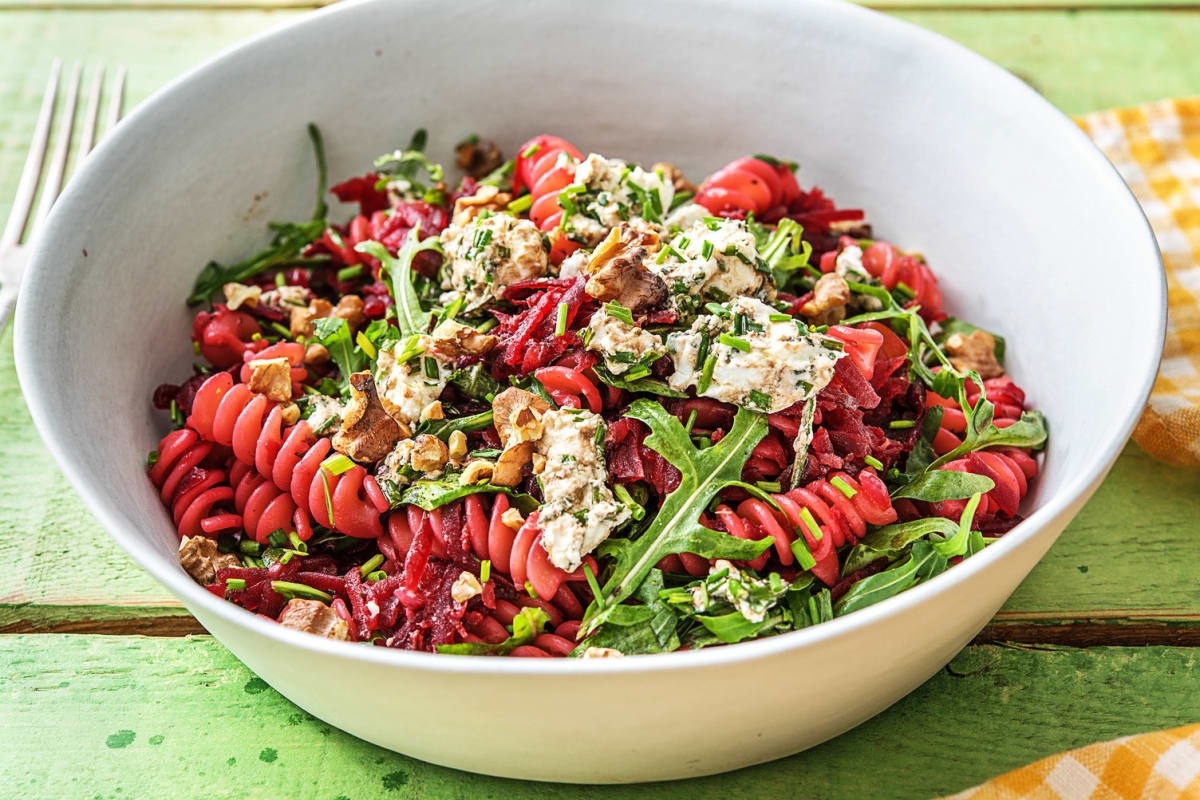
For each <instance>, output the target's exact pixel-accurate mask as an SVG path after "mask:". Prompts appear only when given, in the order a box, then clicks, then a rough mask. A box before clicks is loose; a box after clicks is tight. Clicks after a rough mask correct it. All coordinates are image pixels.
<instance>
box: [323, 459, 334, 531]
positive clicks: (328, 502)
mask: <svg viewBox="0 0 1200 800" xmlns="http://www.w3.org/2000/svg"><path fill="white" fill-rule="evenodd" d="M320 475H321V487H322V488H323V489H324V490H325V513H326V514H327V515H329V527H331V528H332V527H333V498H332V497H330V496H329V478H328V476H326V474H325V470H321V471H320Z"/></svg>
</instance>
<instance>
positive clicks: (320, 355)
mask: <svg viewBox="0 0 1200 800" xmlns="http://www.w3.org/2000/svg"><path fill="white" fill-rule="evenodd" d="M304 363H305V364H307V365H308V366H310V367H315V366H317V365H318V364H328V363H329V351H328V350H327V349H326V348H325V345H323V344H310V345H309V346H308V347H306V348H305V349H304Z"/></svg>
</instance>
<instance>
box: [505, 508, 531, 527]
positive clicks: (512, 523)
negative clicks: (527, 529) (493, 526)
mask: <svg viewBox="0 0 1200 800" xmlns="http://www.w3.org/2000/svg"><path fill="white" fill-rule="evenodd" d="M500 521H501V522H503V523H504V524H505V525H507V526H508V527H510V528H512V529H513V530H514V531H515V530H518V529H519V528H520V527H521V526H522V525H524V524H525V518H524V517H523V516H521V510H520V509H519V508H509V509H507V510H506V511H505V512H504V513H503V514H501V515H500Z"/></svg>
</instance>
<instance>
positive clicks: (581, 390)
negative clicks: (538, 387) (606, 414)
mask: <svg viewBox="0 0 1200 800" xmlns="http://www.w3.org/2000/svg"><path fill="white" fill-rule="evenodd" d="M533 375H534V377H535V378H537V379H538V380H539V381H541V382H542V385H543V386H545V387H546V391H547V392H549V393H550V396H551V397H553V398H554V402H556V403H558V404H559V405H560V406H564V407H566V408H582V407H583V405H582V401H584V400H586V401H587V405H588V408H589V409H591V411H592V413H593V414H599V413H600V412H601V410H603V408H604V402H603V400H602V398H601V397H600V390H599V389H597V388H596V384H595V383H593V382H592V381H591V380H590V379H589V378H588V377H587V375H585V374H584V371H583V370H581V369H575V368H572V367H563V366H554V367H542V368H541V369H538V370H536V371H535V372H534V373H533Z"/></svg>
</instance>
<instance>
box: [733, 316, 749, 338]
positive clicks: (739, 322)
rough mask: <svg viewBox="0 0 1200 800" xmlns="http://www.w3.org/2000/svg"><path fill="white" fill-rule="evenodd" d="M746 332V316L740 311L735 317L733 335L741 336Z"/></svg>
mask: <svg viewBox="0 0 1200 800" xmlns="http://www.w3.org/2000/svg"><path fill="white" fill-rule="evenodd" d="M745 332H746V315H745V314H743V313H741V312H740V311H739V312H738V313H736V314H734V315H733V333H734V335H735V336H741V335H742V334H744V333H745Z"/></svg>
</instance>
